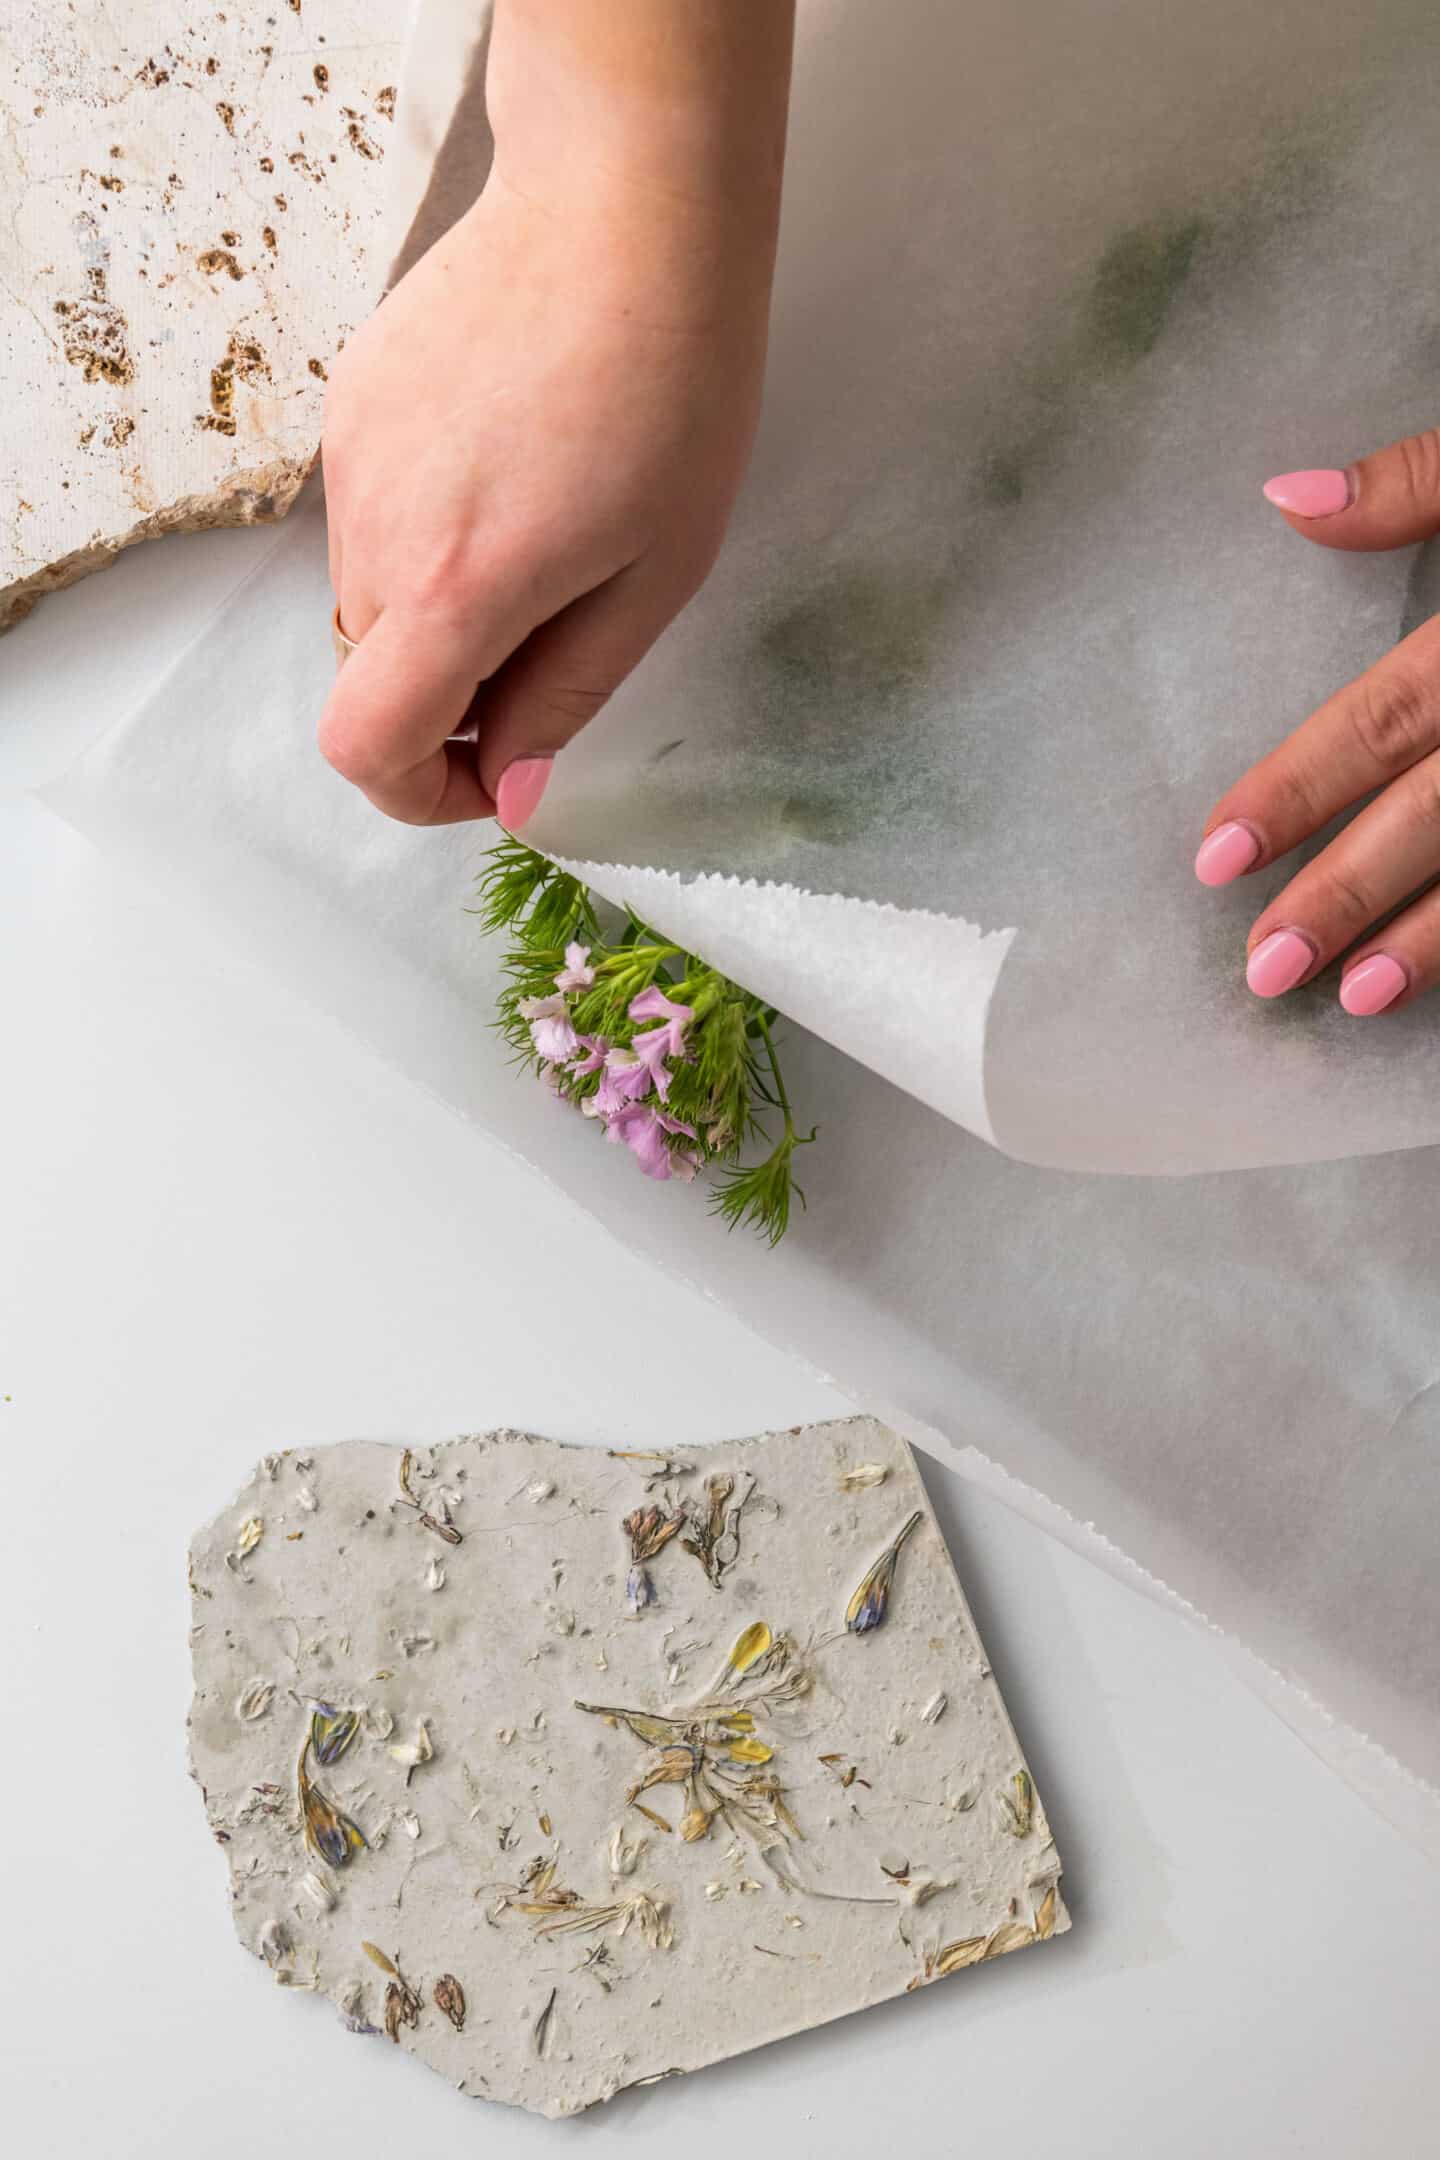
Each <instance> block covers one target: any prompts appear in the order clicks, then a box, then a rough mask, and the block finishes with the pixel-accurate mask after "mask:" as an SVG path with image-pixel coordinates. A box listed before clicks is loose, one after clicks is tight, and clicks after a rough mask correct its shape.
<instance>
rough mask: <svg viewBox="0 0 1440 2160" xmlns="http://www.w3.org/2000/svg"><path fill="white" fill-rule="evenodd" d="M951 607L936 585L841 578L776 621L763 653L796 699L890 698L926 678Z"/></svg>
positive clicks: (759, 642) (760, 648) (854, 573)
mask: <svg viewBox="0 0 1440 2160" xmlns="http://www.w3.org/2000/svg"><path fill="white" fill-rule="evenodd" d="M945 601H946V588H945V584H944V582H943V581H941V580H938V579H935V578H933V577H910V578H906V577H903V576H899V575H897V574H894V573H891V572H886V571H881V570H869V569H866V570H861V569H847V570H841V571H837V572H836V573H835V574H834V575H833V576H831V577H829V578H827V579H826V580H825V582H824V583H823V584H820V585H817V586H816V587H814V589H813V590H812V591H810V592H808V593H806V594H805V595H804V596H803V597H802V598H801V599H799V600H795V601H792V602H791V603H790V604H789V605H788V606H787V607H785V608H784V609H783V610H782V611H781V612H779V613H777V614H775V615H772V616H771V617H770V618H769V620H768V621H767V622H766V623H765V624H764V625H763V626H762V628H761V630H760V633H759V636H758V638H757V639H756V652H757V655H758V657H759V658H760V659H761V660H762V661H763V662H764V664H765V665H766V667H767V668H769V669H770V670H771V671H772V672H773V673H774V674H775V675H777V676H779V677H780V678H781V681H782V683H783V685H784V687H785V688H786V689H787V690H790V691H792V692H810V693H813V692H815V691H823V692H825V693H826V694H827V695H828V694H834V695H848V696H849V697H851V698H855V697H865V698H876V697H883V696H886V695H889V694H893V693H894V692H895V691H898V690H902V689H904V687H905V686H906V685H907V684H908V683H911V682H913V681H914V680H915V679H916V678H917V677H918V676H920V675H922V674H923V673H924V671H925V668H926V666H927V664H928V662H929V659H930V656H931V653H932V651H933V649H934V644H935V638H936V634H937V632H938V631H939V628H940V623H941V619H942V617H943V614H944V610H945Z"/></svg>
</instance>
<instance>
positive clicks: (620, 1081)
mask: <svg viewBox="0 0 1440 2160" xmlns="http://www.w3.org/2000/svg"><path fill="white" fill-rule="evenodd" d="M649 1092H650V1068H649V1066H648V1065H643V1064H642V1063H641V1061H640V1059H639V1058H637V1057H636V1056H635V1055H634V1054H633V1053H632V1052H631V1051H629V1050H607V1051H606V1053H605V1070H604V1072H603V1073H602V1074H601V1076H600V1085H599V1087H598V1088H596V1090H595V1093H594V1094H593V1095H591V1096H589V1097H587V1099H586V1100H587V1107H588V1105H589V1104H590V1103H594V1105H595V1108H594V1110H593V1111H592V1112H591V1115H592V1117H602V1118H613V1117H617V1116H618V1115H619V1113H620V1112H621V1111H622V1110H623V1109H625V1107H626V1106H627V1104H631V1103H634V1102H636V1101H638V1099H639V1098H640V1096H642V1095H648V1094H649Z"/></svg>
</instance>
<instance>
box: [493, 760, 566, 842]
mask: <svg viewBox="0 0 1440 2160" xmlns="http://www.w3.org/2000/svg"><path fill="white" fill-rule="evenodd" d="M554 763H555V760H554V758H553V757H518V758H512V759H511V761H510V763H509V764H508V765H507V766H506V767H505V770H504V772H502V773H501V775H500V784H499V786H498V787H497V788H496V790H495V815H496V817H497V818H498V819H499V820H500V823H501V824H502V825H503V826H504V827H505V829H506V831H507V832H518V831H519V829H520V827H521V826H522V825H526V824H528V823H529V821H530V819H531V818H532V817H534V815H535V812H536V811H537V810H538V809H539V807H540V798H541V796H542V795H543V794H544V793H545V789H546V786H547V785H548V783H549V779H550V768H551V766H552V765H553V764H554Z"/></svg>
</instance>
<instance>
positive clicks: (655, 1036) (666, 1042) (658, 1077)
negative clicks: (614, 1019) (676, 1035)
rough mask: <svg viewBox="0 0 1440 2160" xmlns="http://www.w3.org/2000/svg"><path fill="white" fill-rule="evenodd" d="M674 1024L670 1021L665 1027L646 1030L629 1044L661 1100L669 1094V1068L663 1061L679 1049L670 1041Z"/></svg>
mask: <svg viewBox="0 0 1440 2160" xmlns="http://www.w3.org/2000/svg"><path fill="white" fill-rule="evenodd" d="M676 1024H677V1023H676V1022H675V1021H673V1020H672V1021H671V1022H670V1023H669V1025H668V1026H667V1027H658V1028H646V1030H645V1032H644V1033H643V1034H642V1035H637V1036H635V1037H634V1038H633V1040H632V1042H631V1044H630V1047H631V1049H632V1050H633V1051H634V1052H635V1055H636V1057H638V1058H639V1060H640V1062H641V1064H642V1065H643V1066H644V1067H645V1069H646V1070H647V1072H648V1073H649V1075H650V1077H651V1079H652V1080H653V1081H654V1082H655V1092H656V1094H657V1095H659V1096H660V1097H661V1099H662V1100H663V1099H664V1097H665V1096H667V1095H668V1094H669V1092H670V1068H669V1066H668V1065H667V1064H666V1063H665V1060H666V1058H667V1057H673V1056H674V1055H675V1053H676V1050H677V1049H678V1047H679V1046H678V1044H672V1042H671V1040H670V1035H671V1030H672V1029H673V1028H674V1027H675V1026H676Z"/></svg>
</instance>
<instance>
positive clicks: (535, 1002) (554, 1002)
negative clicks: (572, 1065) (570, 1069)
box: [518, 996, 580, 1065]
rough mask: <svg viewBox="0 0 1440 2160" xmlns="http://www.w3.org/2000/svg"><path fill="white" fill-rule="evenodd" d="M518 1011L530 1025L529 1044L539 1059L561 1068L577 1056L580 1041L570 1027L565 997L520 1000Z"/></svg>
mask: <svg viewBox="0 0 1440 2160" xmlns="http://www.w3.org/2000/svg"><path fill="white" fill-rule="evenodd" d="M518 1010H519V1012H520V1015H521V1017H522V1018H523V1019H526V1020H528V1021H529V1022H530V1040H531V1042H533V1043H534V1045H535V1049H536V1052H537V1053H538V1055H539V1056H540V1057H542V1058H546V1059H548V1060H549V1061H550V1063H551V1064H552V1065H558V1064H560V1063H561V1062H562V1061H563V1060H564V1059H565V1058H568V1057H573V1056H574V1055H575V1052H576V1051H577V1050H578V1049H579V1047H580V1038H579V1036H578V1035H577V1034H576V1033H575V1030H574V1028H573V1027H572V1025H571V1023H570V1014H569V1012H568V1010H567V1009H566V1005H565V1000H564V998H563V997H558V996H557V997H547V998H521V999H520V1002H519V1006H518Z"/></svg>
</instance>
